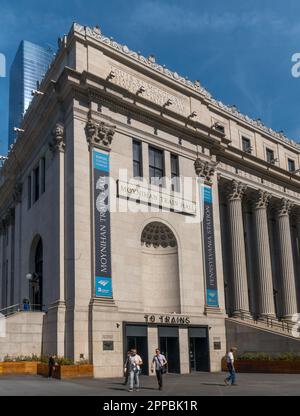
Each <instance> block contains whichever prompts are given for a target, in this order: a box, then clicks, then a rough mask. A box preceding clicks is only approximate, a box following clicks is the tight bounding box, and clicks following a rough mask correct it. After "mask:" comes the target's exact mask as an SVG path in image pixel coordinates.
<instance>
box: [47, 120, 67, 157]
mask: <svg viewBox="0 0 300 416" xmlns="http://www.w3.org/2000/svg"><path fill="white" fill-rule="evenodd" d="M64 135H65V128H64V126H63V124H62V123H57V124H56V126H55V128H54V129H53V131H52V141H51V142H50V143H49V149H50V150H51V152H52V153H56V152H62V153H64V152H65V150H66V143H65V141H64Z"/></svg>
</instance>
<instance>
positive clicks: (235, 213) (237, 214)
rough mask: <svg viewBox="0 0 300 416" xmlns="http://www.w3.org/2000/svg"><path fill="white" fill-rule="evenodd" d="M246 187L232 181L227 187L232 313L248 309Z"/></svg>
mask: <svg viewBox="0 0 300 416" xmlns="http://www.w3.org/2000/svg"><path fill="white" fill-rule="evenodd" d="M246 189H247V187H246V186H245V185H244V184H242V183H241V182H237V181H233V182H232V183H231V185H230V186H229V187H228V189H227V201H228V217H229V218H228V220H229V232H230V242H229V243H230V246H231V264H232V282H231V290H232V292H233V293H232V295H233V301H232V305H233V314H238V313H239V311H241V310H243V311H247V312H248V311H249V297H248V281H247V263H246V251H245V238H244V225H243V211H242V199H243V196H244V193H245V191H246Z"/></svg>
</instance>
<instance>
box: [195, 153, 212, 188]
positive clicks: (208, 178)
mask: <svg viewBox="0 0 300 416" xmlns="http://www.w3.org/2000/svg"><path fill="white" fill-rule="evenodd" d="M195 171H196V175H197V176H199V177H200V178H204V180H205V182H207V183H209V184H212V181H213V177H214V175H215V171H216V165H212V164H211V163H209V162H206V161H203V160H201V159H199V158H198V159H197V160H196V161H195Z"/></svg>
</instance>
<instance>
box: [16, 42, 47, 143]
mask: <svg viewBox="0 0 300 416" xmlns="http://www.w3.org/2000/svg"><path fill="white" fill-rule="evenodd" d="M52 59H53V52H51V51H49V50H47V49H45V48H43V47H42V46H39V45H36V44H34V43H31V42H28V41H26V40H23V41H22V42H21V43H20V46H19V48H18V51H17V54H16V56H15V59H14V61H13V63H12V66H11V68H10V81H9V83H10V87H9V134H8V146H10V145H11V144H12V143H14V141H15V139H16V137H17V136H16V133H14V131H13V129H14V127H19V126H20V124H21V121H22V118H23V115H24V113H25V112H26V110H27V108H28V107H29V104H30V102H31V100H32V98H33V97H32V95H31V92H32V90H36V88H37V81H41V80H42V78H43V77H44V74H45V73H46V72H47V70H48V67H49V64H50V63H51V62H52Z"/></svg>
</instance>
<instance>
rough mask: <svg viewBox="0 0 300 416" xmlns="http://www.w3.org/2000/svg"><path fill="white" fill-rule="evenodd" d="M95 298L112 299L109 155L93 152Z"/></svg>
mask: <svg viewBox="0 0 300 416" xmlns="http://www.w3.org/2000/svg"><path fill="white" fill-rule="evenodd" d="M93 171H94V215H95V217H94V227H95V230H94V235H95V296H96V297H101V298H112V296H113V292H112V274H111V232H110V210H109V172H110V159H109V154H106V153H102V152H99V151H97V150H95V149H94V150H93Z"/></svg>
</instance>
